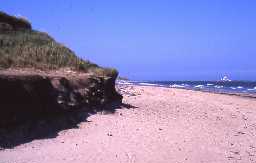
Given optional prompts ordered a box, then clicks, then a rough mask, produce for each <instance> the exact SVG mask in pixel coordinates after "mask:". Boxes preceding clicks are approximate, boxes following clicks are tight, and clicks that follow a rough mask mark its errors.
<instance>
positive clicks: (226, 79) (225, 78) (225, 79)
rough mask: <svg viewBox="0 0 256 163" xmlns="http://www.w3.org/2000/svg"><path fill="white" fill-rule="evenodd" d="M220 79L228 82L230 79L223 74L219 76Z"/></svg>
mask: <svg viewBox="0 0 256 163" xmlns="http://www.w3.org/2000/svg"><path fill="white" fill-rule="evenodd" d="M221 81H224V82H230V81H231V80H230V79H229V78H228V76H226V75H225V76H223V78H221Z"/></svg>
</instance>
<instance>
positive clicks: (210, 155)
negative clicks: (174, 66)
mask: <svg viewBox="0 0 256 163" xmlns="http://www.w3.org/2000/svg"><path fill="white" fill-rule="evenodd" d="M120 89H121V92H122V93H123V95H124V103H125V104H129V105H130V106H131V107H129V109H128V108H127V107H125V108H120V109H117V110H116V112H115V113H110V114H104V113H98V114H94V115H91V116H90V117H88V119H87V120H88V122H82V123H80V124H79V128H76V129H68V130H63V131H61V132H59V135H58V136H57V137H56V138H48V139H38V140H34V141H32V142H29V143H26V144H22V145H19V146H16V147H14V148H13V149H5V150H1V151H0V163H42V162H47V163H59V162H64V163H83V162H86V163H90V162H91V163H110V162H111V163H121V162H123V163H185V162H187V163H204V162H205V163H229V162H230V163H235V162H238V163H253V162H256V99H255V98H247V97H239V96H231V95H223V94H213V93H207V92H199V91H191V90H182V89H172V88H157V87H149V86H147V87H146V86H121V88H120Z"/></svg>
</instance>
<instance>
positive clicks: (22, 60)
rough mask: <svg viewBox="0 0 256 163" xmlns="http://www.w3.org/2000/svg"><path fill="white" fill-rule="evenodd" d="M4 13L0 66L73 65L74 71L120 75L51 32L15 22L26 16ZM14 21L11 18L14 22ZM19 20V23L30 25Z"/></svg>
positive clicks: (0, 18) (0, 30)
mask: <svg viewBox="0 0 256 163" xmlns="http://www.w3.org/2000/svg"><path fill="white" fill-rule="evenodd" d="M6 17H8V15H7V14H4V13H2V12H0V25H1V24H2V25H1V26H0V68H1V69H6V68H34V69H40V70H57V69H60V68H71V69H72V70H74V71H82V72H92V73H95V74H97V75H104V76H113V75H114V76H116V75H117V74H118V72H117V71H116V70H115V69H106V68H101V67H99V66H98V65H96V64H94V63H91V62H89V61H85V60H83V59H81V58H79V57H77V56H76V55H75V53H74V52H73V51H72V50H70V49H69V48H67V47H65V46H63V45H62V44H60V43H57V42H56V41H55V40H54V39H53V38H51V37H50V36H49V35H48V34H47V33H44V32H38V31H35V30H32V29H30V28H18V27H17V26H15V23H17V22H19V21H23V19H20V18H17V20H16V19H15V17H13V16H10V17H8V18H6ZM10 20H11V21H10ZM24 23H25V25H22V24H21V23H20V22H19V26H21V27H23V26H28V27H29V25H28V23H29V22H28V21H24Z"/></svg>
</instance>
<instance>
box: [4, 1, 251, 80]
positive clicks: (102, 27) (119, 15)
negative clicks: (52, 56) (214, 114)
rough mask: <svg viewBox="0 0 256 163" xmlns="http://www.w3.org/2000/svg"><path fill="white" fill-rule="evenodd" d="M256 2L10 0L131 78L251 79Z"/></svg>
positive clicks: (15, 8) (12, 9) (11, 8)
mask: <svg viewBox="0 0 256 163" xmlns="http://www.w3.org/2000/svg"><path fill="white" fill-rule="evenodd" d="M255 8H256V1H255V0H242V1H241V0H193V1H192V0H176V1H172V0H157V1H156V0H155V1H150V0H141V1H139V0H129V1H120V0H119V1H118V0H117V1H114V0H108V1H99V0H92V1H87V0H76V1H71V0H55V1H54V0H44V1H35V0H22V1H18V0H16V1H14V0H8V1H3V2H1V5H0V10H3V11H5V12H8V13H10V14H13V15H17V14H19V15H22V16H25V17H27V18H28V19H29V20H30V21H31V22H32V25H33V27H34V28H35V29H37V30H41V31H45V32H48V33H49V34H50V35H52V36H53V37H54V38H55V39H56V40H57V41H59V42H61V43H63V44H65V45H67V46H68V47H70V48H71V49H72V50H74V51H75V52H76V54H77V55H79V56H80V57H82V58H84V59H89V60H91V61H93V62H95V63H97V64H99V65H101V66H107V67H115V68H117V69H118V70H119V72H120V75H121V76H126V77H128V78H130V79H134V80H218V79H219V78H220V77H221V76H222V75H225V74H227V75H229V76H230V78H231V79H236V80H256V64H255V60H256V21H255V20H256V10H255Z"/></svg>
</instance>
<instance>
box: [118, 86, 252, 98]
mask: <svg viewBox="0 0 256 163" xmlns="http://www.w3.org/2000/svg"><path fill="white" fill-rule="evenodd" d="M116 85H117V87H119V86H139V87H156V88H168V89H178V90H188V91H198V92H205V93H213V94H222V95H229V96H239V97H245V98H256V93H242V92H240V93H239V92H227V91H210V90H203V89H189V88H172V87H169V86H164V85H140V84H134V83H132V84H118V83H117V84H116Z"/></svg>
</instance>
